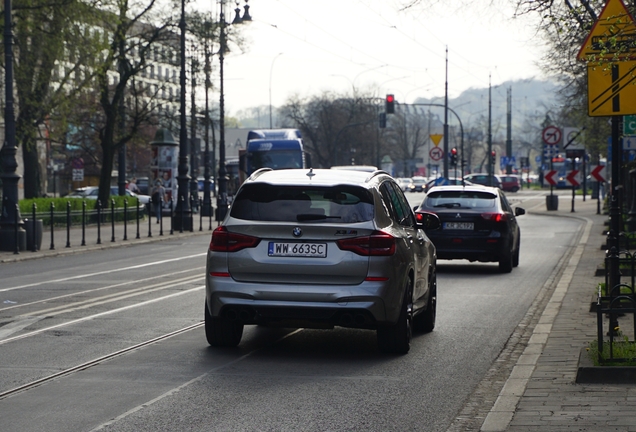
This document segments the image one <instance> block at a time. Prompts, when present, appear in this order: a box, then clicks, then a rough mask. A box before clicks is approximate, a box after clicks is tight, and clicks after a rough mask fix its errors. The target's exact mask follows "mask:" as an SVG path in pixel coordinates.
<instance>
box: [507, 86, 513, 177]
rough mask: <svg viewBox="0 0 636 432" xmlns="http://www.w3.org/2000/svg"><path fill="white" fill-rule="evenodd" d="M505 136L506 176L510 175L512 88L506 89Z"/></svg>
mask: <svg viewBox="0 0 636 432" xmlns="http://www.w3.org/2000/svg"><path fill="white" fill-rule="evenodd" d="M506 123H507V129H508V130H507V134H506V156H507V157H508V163H507V164H506V174H512V163H511V161H512V87H508V110H507V114H506Z"/></svg>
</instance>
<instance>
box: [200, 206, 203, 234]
mask: <svg viewBox="0 0 636 432" xmlns="http://www.w3.org/2000/svg"><path fill="white" fill-rule="evenodd" d="M199 231H203V200H201V198H199Z"/></svg>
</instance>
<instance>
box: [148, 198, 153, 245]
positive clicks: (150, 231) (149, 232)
mask: <svg viewBox="0 0 636 432" xmlns="http://www.w3.org/2000/svg"><path fill="white" fill-rule="evenodd" d="M148 205H150V204H148ZM148 237H152V212H151V211H150V207H148Z"/></svg>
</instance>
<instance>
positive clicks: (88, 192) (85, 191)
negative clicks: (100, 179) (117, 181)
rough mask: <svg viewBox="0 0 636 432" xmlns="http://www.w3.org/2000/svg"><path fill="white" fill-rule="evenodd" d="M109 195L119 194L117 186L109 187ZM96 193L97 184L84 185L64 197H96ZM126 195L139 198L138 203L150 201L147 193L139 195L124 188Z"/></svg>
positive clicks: (97, 190) (97, 193)
mask: <svg viewBox="0 0 636 432" xmlns="http://www.w3.org/2000/svg"><path fill="white" fill-rule="evenodd" d="M110 194H111V195H119V187H118V186H111V187H110ZM97 195H99V187H98V186H86V187H82V188H79V189H75V190H74V191H73V192H71V193H70V194H68V195H66V198H82V199H94V200H96V199H97ZM126 195H127V196H130V197H136V198H137V199H139V203H141V204H148V203H150V196H148V195H139V194H136V193H134V192H132V191H129V190H128V189H126Z"/></svg>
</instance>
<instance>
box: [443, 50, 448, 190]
mask: <svg viewBox="0 0 636 432" xmlns="http://www.w3.org/2000/svg"><path fill="white" fill-rule="evenodd" d="M443 159H444V178H448V47H446V79H445V82H444V157H443Z"/></svg>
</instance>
